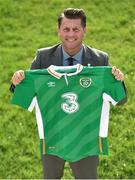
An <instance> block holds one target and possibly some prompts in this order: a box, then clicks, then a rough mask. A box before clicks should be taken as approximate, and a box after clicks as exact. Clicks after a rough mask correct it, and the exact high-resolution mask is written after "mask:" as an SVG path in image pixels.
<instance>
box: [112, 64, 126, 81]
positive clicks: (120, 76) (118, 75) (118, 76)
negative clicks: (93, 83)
mask: <svg viewBox="0 0 135 180" xmlns="http://www.w3.org/2000/svg"><path fill="white" fill-rule="evenodd" d="M112 74H113V75H114V77H115V79H117V80H119V81H123V80H124V74H123V73H122V72H121V71H120V70H119V69H117V68H116V67H115V66H113V67H112Z"/></svg>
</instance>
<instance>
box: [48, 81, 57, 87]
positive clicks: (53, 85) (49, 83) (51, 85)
mask: <svg viewBox="0 0 135 180" xmlns="http://www.w3.org/2000/svg"><path fill="white" fill-rule="evenodd" d="M47 85H48V87H55V82H51V81H50V82H48V83H47Z"/></svg>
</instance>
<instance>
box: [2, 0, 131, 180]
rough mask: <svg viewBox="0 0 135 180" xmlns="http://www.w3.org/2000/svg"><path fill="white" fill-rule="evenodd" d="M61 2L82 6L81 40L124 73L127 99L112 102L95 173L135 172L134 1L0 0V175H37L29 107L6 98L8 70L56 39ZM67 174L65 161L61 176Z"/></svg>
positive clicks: (34, 133) (118, 175) (110, 175)
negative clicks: (83, 25)
mask: <svg viewBox="0 0 135 180" xmlns="http://www.w3.org/2000/svg"><path fill="white" fill-rule="evenodd" d="M67 7H77V8H83V9H84V10H85V11H86V14H87V17H88V20H87V35H86V37H85V41H84V42H85V43H86V44H88V45H90V46H92V47H95V48H97V49H101V50H103V51H106V52H107V53H108V54H109V57H110V63H111V64H112V65H116V66H117V67H119V68H120V69H121V70H122V71H123V72H124V74H125V83H126V86H127V92H128V102H127V104H126V105H124V106H121V107H117V108H116V107H112V108H111V112H110V113H111V116H110V126H109V137H108V140H109V151H110V154H109V156H108V157H101V158H100V166H99V168H98V177H99V178H101V179H111V178H112V179H133V178H135V167H134V164H135V156H134V152H135V134H134V127H135V110H134V106H135V95H134V89H135V73H134V67H135V51H134V44H135V19H134V17H135V13H134V9H135V1H134V0H129V1H127V0H123V1H117V0H113V1H112V0H102V1H101V0H84V1H82V0H69V1H66V0H51V1H49V0H29V1H27V0H22V1H19V0H14V1H13V0H5V1H3V0H0V71H1V77H0V122H1V123H0V160H1V163H0V178H1V179H2V178H3V179H38V178H42V166H41V163H40V154H39V140H38V132H37V127H36V121H35V115H34V113H32V114H31V113H28V112H26V111H24V110H22V109H21V108H19V107H16V106H13V105H11V104H10V99H11V96H12V95H11V93H10V92H9V86H10V83H11V77H12V74H13V73H14V72H15V71H16V70H18V69H28V68H29V67H30V64H31V62H32V59H33V58H34V56H35V53H36V50H37V49H38V48H41V47H46V46H51V45H53V44H55V43H58V42H59V39H58V37H57V16H58V14H59V13H60V12H61V11H62V10H63V9H64V8H67ZM68 178H69V179H73V176H72V174H71V173H70V169H69V165H68V164H66V166H65V171H64V176H63V179H68Z"/></svg>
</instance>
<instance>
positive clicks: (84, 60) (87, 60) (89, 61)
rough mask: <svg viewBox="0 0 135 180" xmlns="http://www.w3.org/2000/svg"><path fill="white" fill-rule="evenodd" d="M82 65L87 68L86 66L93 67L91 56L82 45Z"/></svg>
mask: <svg viewBox="0 0 135 180" xmlns="http://www.w3.org/2000/svg"><path fill="white" fill-rule="evenodd" d="M82 64H83V65H84V66H88V64H90V65H93V60H92V54H91V53H90V49H89V48H88V47H87V46H85V45H83V55H82Z"/></svg>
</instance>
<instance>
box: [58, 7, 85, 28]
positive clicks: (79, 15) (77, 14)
mask: <svg viewBox="0 0 135 180" xmlns="http://www.w3.org/2000/svg"><path fill="white" fill-rule="evenodd" d="M63 17H66V18H68V19H81V24H82V26H83V27H86V14H85V12H84V10H83V9H77V8H67V9H65V10H64V11H63V12H62V13H61V14H60V15H59V17H58V27H59V28H60V26H61V21H62V19H63Z"/></svg>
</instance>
